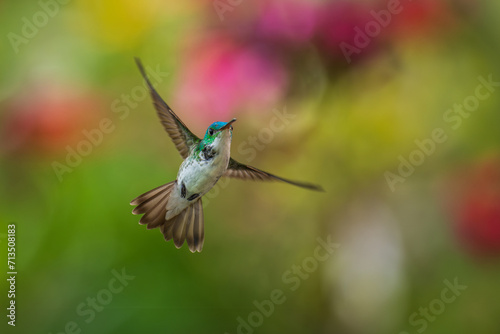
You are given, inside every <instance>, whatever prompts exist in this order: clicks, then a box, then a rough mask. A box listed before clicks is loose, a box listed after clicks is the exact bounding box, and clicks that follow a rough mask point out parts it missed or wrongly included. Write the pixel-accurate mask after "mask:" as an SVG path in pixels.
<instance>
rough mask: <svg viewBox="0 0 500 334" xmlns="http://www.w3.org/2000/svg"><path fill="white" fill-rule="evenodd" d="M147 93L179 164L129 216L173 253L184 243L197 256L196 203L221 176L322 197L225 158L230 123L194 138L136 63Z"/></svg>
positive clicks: (200, 228) (200, 235) (200, 234)
mask: <svg viewBox="0 0 500 334" xmlns="http://www.w3.org/2000/svg"><path fill="white" fill-rule="evenodd" d="M135 61H136V63H137V66H138V67H139V70H140V72H141V74H142V76H143V77H144V80H146V83H147V85H148V87H149V91H150V94H151V97H152V99H153V105H154V107H155V109H156V112H157V114H158V116H159V118H160V121H161V123H162V124H163V127H164V128H165V130H166V131H167V133H168V135H169V136H170V138H171V139H172V141H173V142H174V144H175V147H176V148H177V150H179V152H180V154H181V156H182V158H183V159H184V161H183V162H182V164H181V166H180V168H179V172H178V174H177V180H175V181H172V182H169V183H167V184H164V185H162V186H160V187H158V188H155V189H153V190H150V191H148V192H146V193H144V194H142V195H140V196H139V197H137V198H135V199H134V200H132V201H131V202H130V205H137V207H135V208H134V210H133V211H132V213H133V214H136V215H137V214H144V216H142V217H141V219H140V221H139V224H141V225H147V228H148V229H153V228H157V227H159V228H160V230H161V232H162V233H163V235H164V237H165V240H166V241H169V240H171V239H173V240H174V244H175V246H176V247H177V248H180V247H181V246H182V245H183V244H184V241H185V240H186V241H187V244H188V247H189V250H190V251H191V252H193V253H194V252H201V250H202V248H203V242H204V239H205V232H204V223H203V206H202V203H201V198H202V197H203V195H205V194H206V193H207V192H208V191H209V190H210V189H211V188H212V187H213V186H214V185H215V184H216V183H217V181H218V180H219V179H220V177H221V176H225V177H231V178H237V179H243V180H258V181H283V182H287V183H290V184H293V185H295V186H299V187H303V188H307V189H311V190H316V191H322V190H323V189H322V188H321V187H320V186H317V185H313V184H309V183H304V182H297V181H291V180H287V179H284V178H281V177H279V176H276V175H273V174H270V173H267V172H264V171H262V170H260V169H257V168H255V167H252V166H247V165H245V164H242V163H239V162H237V161H236V160H234V159H232V158H231V156H230V149H231V138H232V134H233V126H232V124H233V123H234V122H235V121H236V118H233V119H232V120H230V121H229V122H215V123H213V124H212V125H210V126H209V127H208V129H207V131H206V133H205V136H204V137H203V139H200V138H198V137H197V136H196V135H194V134H193V133H192V132H191V131H190V130H189V129H188V127H187V126H186V125H185V124H184V123H183V122H182V121H181V120H180V118H179V117H178V116H177V115H176V114H175V113H174V112H173V111H172V109H170V107H169V106H168V105H167V104H166V103H165V101H163V99H162V98H161V97H160V95H159V94H158V93H157V92H156V90H155V89H154V87H153V85H152V84H151V82H150V81H149V79H148V77H147V75H146V72H145V71H144V67H143V66H142V63H141V61H140V60H139V59H138V58H136V59H135Z"/></svg>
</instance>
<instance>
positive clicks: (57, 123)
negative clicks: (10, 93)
mask: <svg viewBox="0 0 500 334" xmlns="http://www.w3.org/2000/svg"><path fill="white" fill-rule="evenodd" d="M77 92H78V88H74V89H71V88H68V87H62V86H61V85H56V84H51V83H45V84H43V85H39V86H35V87H33V88H31V89H29V90H28V91H26V92H24V93H21V94H19V95H18V96H16V97H14V99H13V100H12V101H10V102H9V103H8V105H7V107H6V114H5V116H4V119H3V126H2V133H1V135H2V149H3V150H5V151H8V152H20V151H31V150H36V151H42V152H45V153H55V152H57V151H62V150H63V149H64V148H65V147H66V145H72V144H74V143H76V142H77V141H78V140H80V139H81V138H82V130H84V129H85V128H86V127H91V125H92V123H93V121H95V120H96V119H97V117H98V116H99V115H100V114H101V111H102V109H103V108H102V105H101V104H100V102H99V100H98V99H97V98H96V97H95V96H84V95H81V94H80V93H77Z"/></svg>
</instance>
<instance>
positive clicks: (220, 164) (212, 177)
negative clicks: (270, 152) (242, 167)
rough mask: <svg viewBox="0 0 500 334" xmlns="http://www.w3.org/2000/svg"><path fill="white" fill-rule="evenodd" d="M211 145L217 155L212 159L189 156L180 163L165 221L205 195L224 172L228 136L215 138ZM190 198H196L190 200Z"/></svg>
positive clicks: (228, 145) (227, 159)
mask: <svg viewBox="0 0 500 334" xmlns="http://www.w3.org/2000/svg"><path fill="white" fill-rule="evenodd" d="M213 144H214V147H215V149H216V150H217V152H219V153H218V154H217V155H215V156H214V157H213V158H212V159H209V160H205V159H203V157H202V155H201V154H200V156H198V157H195V156H191V155H190V156H189V157H187V158H186V160H184V162H183V163H182V165H181V167H180V168H179V173H178V174H177V184H176V185H175V188H174V189H173V190H172V193H171V195H170V199H169V201H168V204H167V210H169V212H167V219H169V218H171V217H174V216H175V215H177V214H178V213H179V212H181V211H182V210H184V209H185V208H186V207H188V206H189V205H190V204H192V203H193V201H195V200H197V199H199V198H200V197H202V196H203V195H205V194H206V193H207V192H208V191H209V190H210V189H212V187H213V186H214V185H215V184H216V183H217V181H218V180H219V178H220V177H221V176H222V174H224V172H225V171H226V169H227V165H228V163H229V158H230V147H231V137H230V134H229V136H223V137H221V138H217V139H216V140H215V141H214V143H213ZM183 187H185V189H183ZM184 192H185V193H184ZM196 195H197V196H196ZM191 196H193V197H194V196H196V197H194V198H191ZM190 198H191V199H190Z"/></svg>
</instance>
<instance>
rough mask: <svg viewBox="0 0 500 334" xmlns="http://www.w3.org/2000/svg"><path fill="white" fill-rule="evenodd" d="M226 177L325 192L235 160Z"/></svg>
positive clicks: (317, 187)
mask: <svg viewBox="0 0 500 334" xmlns="http://www.w3.org/2000/svg"><path fill="white" fill-rule="evenodd" d="M223 176H226V177H232V178H236V179H241V180H251V181H282V182H286V183H290V184H293V185H294V186H298V187H302V188H306V189H310V190H315V191H324V190H323V188H322V187H321V186H318V185H315V184H311V183H306V182H298V181H292V180H288V179H284V178H282V177H279V176H276V175H273V174H271V173H268V172H264V171H262V170H260V169H257V168H255V167H252V166H247V165H244V164H242V163H239V162H238V161H236V160H234V159H233V158H231V159H229V164H228V166H227V170H226V171H225V172H224V175H223Z"/></svg>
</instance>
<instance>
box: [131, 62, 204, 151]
mask: <svg viewBox="0 0 500 334" xmlns="http://www.w3.org/2000/svg"><path fill="white" fill-rule="evenodd" d="M135 62H136V63H137V67H139V71H141V74H142V76H143V77H144V80H146V83H147V85H148V87H149V92H150V94H151V98H152V99H153V105H154V107H155V109H156V113H157V114H158V117H159V118H160V121H161V124H163V127H164V128H165V131H167V133H168V135H169V136H170V138H171V139H172V141H173V142H174V144H175V147H176V148H177V150H178V151H179V153H180V154H181V156H182V158H183V159H186V158H187V156H188V155H189V152H190V151H191V148H192V147H193V146H195V145H197V144H198V143H199V142H200V138H198V137H197V136H196V135H194V134H193V133H192V132H191V131H190V130H189V129H188V127H187V126H186V125H185V124H184V123H183V122H182V121H181V120H180V118H179V117H178V116H177V115H176V114H175V113H174V112H173V111H172V109H170V107H169V106H168V104H167V103H166V102H165V101H163V99H162V98H161V97H160V95H159V94H158V92H157V91H156V90H155V89H154V87H153V85H152V84H151V82H150V81H149V79H148V76H147V75H146V71H145V70H144V67H143V66H142V63H141V61H140V60H139V59H138V58H135Z"/></svg>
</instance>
